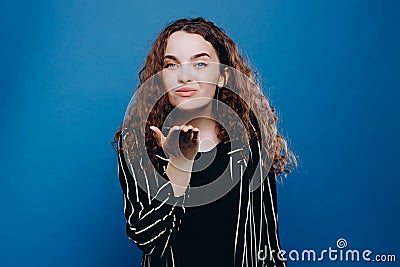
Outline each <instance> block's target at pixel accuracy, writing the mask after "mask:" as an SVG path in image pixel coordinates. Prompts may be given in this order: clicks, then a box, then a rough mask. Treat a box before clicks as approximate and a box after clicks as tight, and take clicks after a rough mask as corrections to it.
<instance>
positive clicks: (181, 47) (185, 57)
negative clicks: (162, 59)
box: [164, 31, 218, 61]
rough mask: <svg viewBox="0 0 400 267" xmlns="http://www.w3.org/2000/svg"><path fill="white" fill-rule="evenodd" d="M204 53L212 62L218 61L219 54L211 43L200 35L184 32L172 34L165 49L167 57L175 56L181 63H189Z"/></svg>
mask: <svg viewBox="0 0 400 267" xmlns="http://www.w3.org/2000/svg"><path fill="white" fill-rule="evenodd" d="M204 52H205V53H207V54H209V55H210V56H211V59H212V60H215V61H218V56H217V52H216V51H215V49H214V47H213V46H212V45H211V43H209V42H207V41H206V40H204V38H203V37H202V36H201V35H199V34H194V33H187V32H184V31H177V32H174V33H173V34H171V35H170V36H169V38H168V40H167V46H166V48H165V55H173V56H175V57H176V58H178V59H179V60H181V61H189V60H190V57H192V56H193V55H196V54H199V53H204ZM165 55H164V56H165Z"/></svg>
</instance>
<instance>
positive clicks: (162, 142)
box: [150, 125, 200, 163]
mask: <svg viewBox="0 0 400 267" xmlns="http://www.w3.org/2000/svg"><path fill="white" fill-rule="evenodd" d="M150 129H151V130H152V131H153V135H154V137H155V138H156V141H157V144H158V145H159V146H160V147H161V148H162V149H163V150H164V151H165V152H166V153H167V154H168V155H169V157H170V159H171V160H173V161H174V163H183V162H185V161H187V160H190V161H193V160H194V157H195V156H196V154H197V152H198V150H199V140H198V136H199V132H200V130H199V129H198V128H193V126H192V125H188V126H186V125H181V126H174V127H172V128H171V129H170V131H169V133H168V135H167V137H165V136H164V135H163V134H162V132H161V131H160V129H158V128H157V127H155V126H150Z"/></svg>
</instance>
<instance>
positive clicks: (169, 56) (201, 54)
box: [164, 52, 211, 61]
mask: <svg viewBox="0 0 400 267" xmlns="http://www.w3.org/2000/svg"><path fill="white" fill-rule="evenodd" d="M204 56H206V57H209V58H210V59H211V57H210V55H209V54H207V53H205V52H203V53H198V54H195V55H193V56H191V57H190V60H194V59H196V58H199V57H204ZM164 59H173V60H176V61H179V59H178V58H177V57H175V56H173V55H165V56H164Z"/></svg>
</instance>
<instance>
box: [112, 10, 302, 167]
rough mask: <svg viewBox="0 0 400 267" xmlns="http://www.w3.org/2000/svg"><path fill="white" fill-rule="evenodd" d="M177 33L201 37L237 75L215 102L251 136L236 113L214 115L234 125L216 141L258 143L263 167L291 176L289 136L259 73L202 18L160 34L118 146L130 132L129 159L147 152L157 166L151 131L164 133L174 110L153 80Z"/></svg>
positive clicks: (220, 128) (219, 128) (178, 23)
mask: <svg viewBox="0 0 400 267" xmlns="http://www.w3.org/2000/svg"><path fill="white" fill-rule="evenodd" d="M177 31H184V32H187V33H193V34H198V35H200V36H202V37H203V38H204V39H205V40H206V41H208V42H209V43H210V44H211V45H212V46H213V47H214V49H215V51H216V52H217V55H218V57H219V60H220V63H221V64H223V65H226V66H229V67H231V68H230V72H231V74H233V75H230V76H229V77H230V78H229V79H228V81H227V84H226V85H225V86H224V87H222V88H220V89H219V90H216V94H215V97H214V98H216V99H217V100H218V101H222V102H223V103H224V104H226V105H227V106H228V107H229V108H230V109H231V110H233V111H234V112H235V113H236V116H238V117H239V118H240V119H241V123H240V124H241V125H244V127H245V128H246V129H245V132H246V133H247V136H246V135H245V134H243V131H242V132H240V131H239V130H238V129H240V128H241V129H243V126H241V125H238V123H235V122H234V120H230V119H229V116H232V114H230V113H229V112H228V113H226V112H216V113H215V116H216V121H217V122H218V121H221V120H222V121H224V122H231V123H230V125H229V123H228V125H221V124H220V123H217V126H216V129H215V130H216V134H217V136H218V138H219V139H220V140H222V141H225V142H226V141H232V140H235V139H241V140H242V141H243V142H244V144H250V143H251V142H258V143H259V144H260V149H261V152H262V154H264V156H263V158H262V159H263V166H266V167H268V169H270V171H273V172H275V173H276V174H277V175H279V174H281V173H285V174H287V173H289V172H290V170H291V169H292V168H293V167H295V166H297V162H296V157H295V155H294V154H293V153H292V151H291V150H289V148H288V146H287V142H286V140H285V138H284V137H283V136H282V135H280V134H278V131H277V121H278V116H277V115H276V113H275V109H274V108H273V107H272V106H271V105H270V103H269V101H268V99H267V98H266V97H265V96H264V95H263V93H262V90H261V87H260V85H259V84H258V83H257V82H256V81H255V77H256V75H255V72H254V71H253V70H252V69H251V68H250V67H249V65H248V64H247V63H246V61H245V59H244V58H243V57H242V56H241V55H240V53H239V51H238V48H237V46H236V44H235V42H234V41H233V40H232V39H231V38H230V37H229V36H228V35H227V34H226V33H225V32H224V31H223V30H222V29H221V28H219V27H217V26H216V25H215V24H214V23H212V22H210V21H208V20H206V19H204V18H195V19H179V20H176V21H174V22H172V23H171V24H169V25H167V27H166V28H165V29H164V30H162V31H161V33H160V34H159V36H158V37H157V39H156V40H155V42H154V43H153V45H152V47H151V50H150V52H149V54H148V56H147V58H146V61H145V64H144V67H143V68H142V69H141V70H140V72H139V80H140V86H139V87H138V88H137V90H136V92H135V95H134V97H133V99H132V101H133V102H132V103H131V104H130V106H129V109H128V110H127V113H126V115H125V119H124V122H123V124H122V127H121V129H120V130H118V131H117V133H116V134H115V136H114V140H115V142H117V141H118V138H119V136H120V134H121V132H122V131H130V132H129V133H130V134H129V135H126V139H125V140H124V142H125V143H127V144H129V147H131V146H133V147H136V148H139V149H134V150H132V152H131V153H132V155H131V156H132V157H138V158H141V157H142V155H143V153H144V151H146V152H147V153H148V155H149V158H150V160H151V162H152V163H153V165H158V164H157V160H156V157H155V154H156V153H157V152H159V151H161V148H160V147H159V146H158V144H157V142H156V140H155V138H154V137H153V135H152V132H151V130H150V128H149V127H150V126H152V125H154V126H156V127H159V128H160V129H161V127H162V125H165V121H166V119H167V116H168V114H169V113H170V112H171V111H172V110H173V107H172V105H171V104H170V102H169V99H168V97H167V95H166V93H165V90H164V88H162V87H161V86H159V85H158V82H157V78H154V76H155V75H156V74H157V73H159V72H160V71H162V70H163V58H164V53H165V48H166V45H167V41H168V37H169V36H170V35H171V34H172V33H174V32H177ZM232 69H234V71H233V70H232ZM232 72H235V73H232ZM228 88H229V89H228ZM143 100H145V101H143ZM154 103H156V104H154ZM213 105H214V104H213ZM213 109H215V107H213ZM227 128H229V129H227ZM228 130H236V131H231V132H236V133H238V134H237V135H236V136H229V135H228V132H229V133H231V132H230V131H228ZM240 133H241V134H240ZM246 140H247V141H246Z"/></svg>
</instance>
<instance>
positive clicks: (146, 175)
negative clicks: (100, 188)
mask: <svg viewBox="0 0 400 267" xmlns="http://www.w3.org/2000/svg"><path fill="white" fill-rule="evenodd" d="M127 136H129V131H126V132H125V131H123V132H122V133H121V136H120V139H119V142H118V172H119V180H120V183H121V188H122V192H123V200H124V215H125V219H126V233H127V235H128V237H129V238H130V239H131V240H132V241H133V242H135V244H136V245H137V246H138V248H140V249H141V250H142V252H143V254H142V267H164V266H165V267H166V266H168V267H171V266H172V267H188V266H234V267H261V266H262V267H266V266H267V267H272V266H274V267H285V266H286V261H285V260H284V261H282V260H281V259H280V258H279V257H278V255H277V252H278V251H280V249H281V248H280V242H279V233H278V212H277V205H276V180H275V179H276V177H275V173H274V172H270V171H269V170H266V169H265V168H263V167H261V168H258V167H259V166H260V165H261V163H260V159H261V158H262V155H261V152H260V151H261V150H260V148H259V145H258V143H251V144H249V145H245V146H243V145H241V144H240V143H235V142H232V143H228V144H224V143H219V144H218V145H217V146H216V147H215V148H213V149H212V150H211V151H208V152H203V153H198V154H197V155H196V158H195V159H196V160H195V163H194V164H193V171H192V177H191V182H190V186H189V187H188V189H187V190H186V192H185V194H184V195H183V196H180V197H175V196H174V192H173V188H172V184H171V182H170V179H169V177H168V176H167V175H166V173H165V170H166V168H167V165H168V162H169V160H168V159H167V158H166V157H165V155H163V154H160V155H159V154H156V156H157V158H158V160H159V166H158V169H157V170H155V169H154V168H153V169H150V170H149V169H147V168H146V165H145V164H146V159H145V158H144V157H135V156H133V157H131V156H129V155H130V153H129V152H130V149H135V148H134V147H133V148H132V147H131V146H129V145H128V142H127V143H125V138H126V137H127ZM124 144H125V145H124ZM242 152H243V153H242ZM245 155H249V157H245ZM199 169H200V170H199ZM221 172H222V174H221ZM214 184H217V185H218V186H217V187H216V188H221V187H222V188H224V187H225V188H224V189H225V192H227V193H226V194H221V193H220V192H218V194H215V192H214V191H213V189H215V188H213V187H209V185H214ZM226 185H230V187H229V188H232V189H231V190H229V191H228V190H227V189H228V188H226ZM204 186H205V187H206V188H204V190H203V191H201V190H198V189H202V188H203V187H204ZM210 189H211V190H210ZM215 196H222V197H220V198H216V197H215ZM204 199H207V200H209V201H207V202H206V203H203V205H200V206H195V205H193V204H194V203H198V202H199V200H200V201H201V200H204ZM214 199H217V200H215V201H212V200H214ZM259 253H261V254H259ZM258 255H262V256H263V257H259V256H258Z"/></svg>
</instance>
